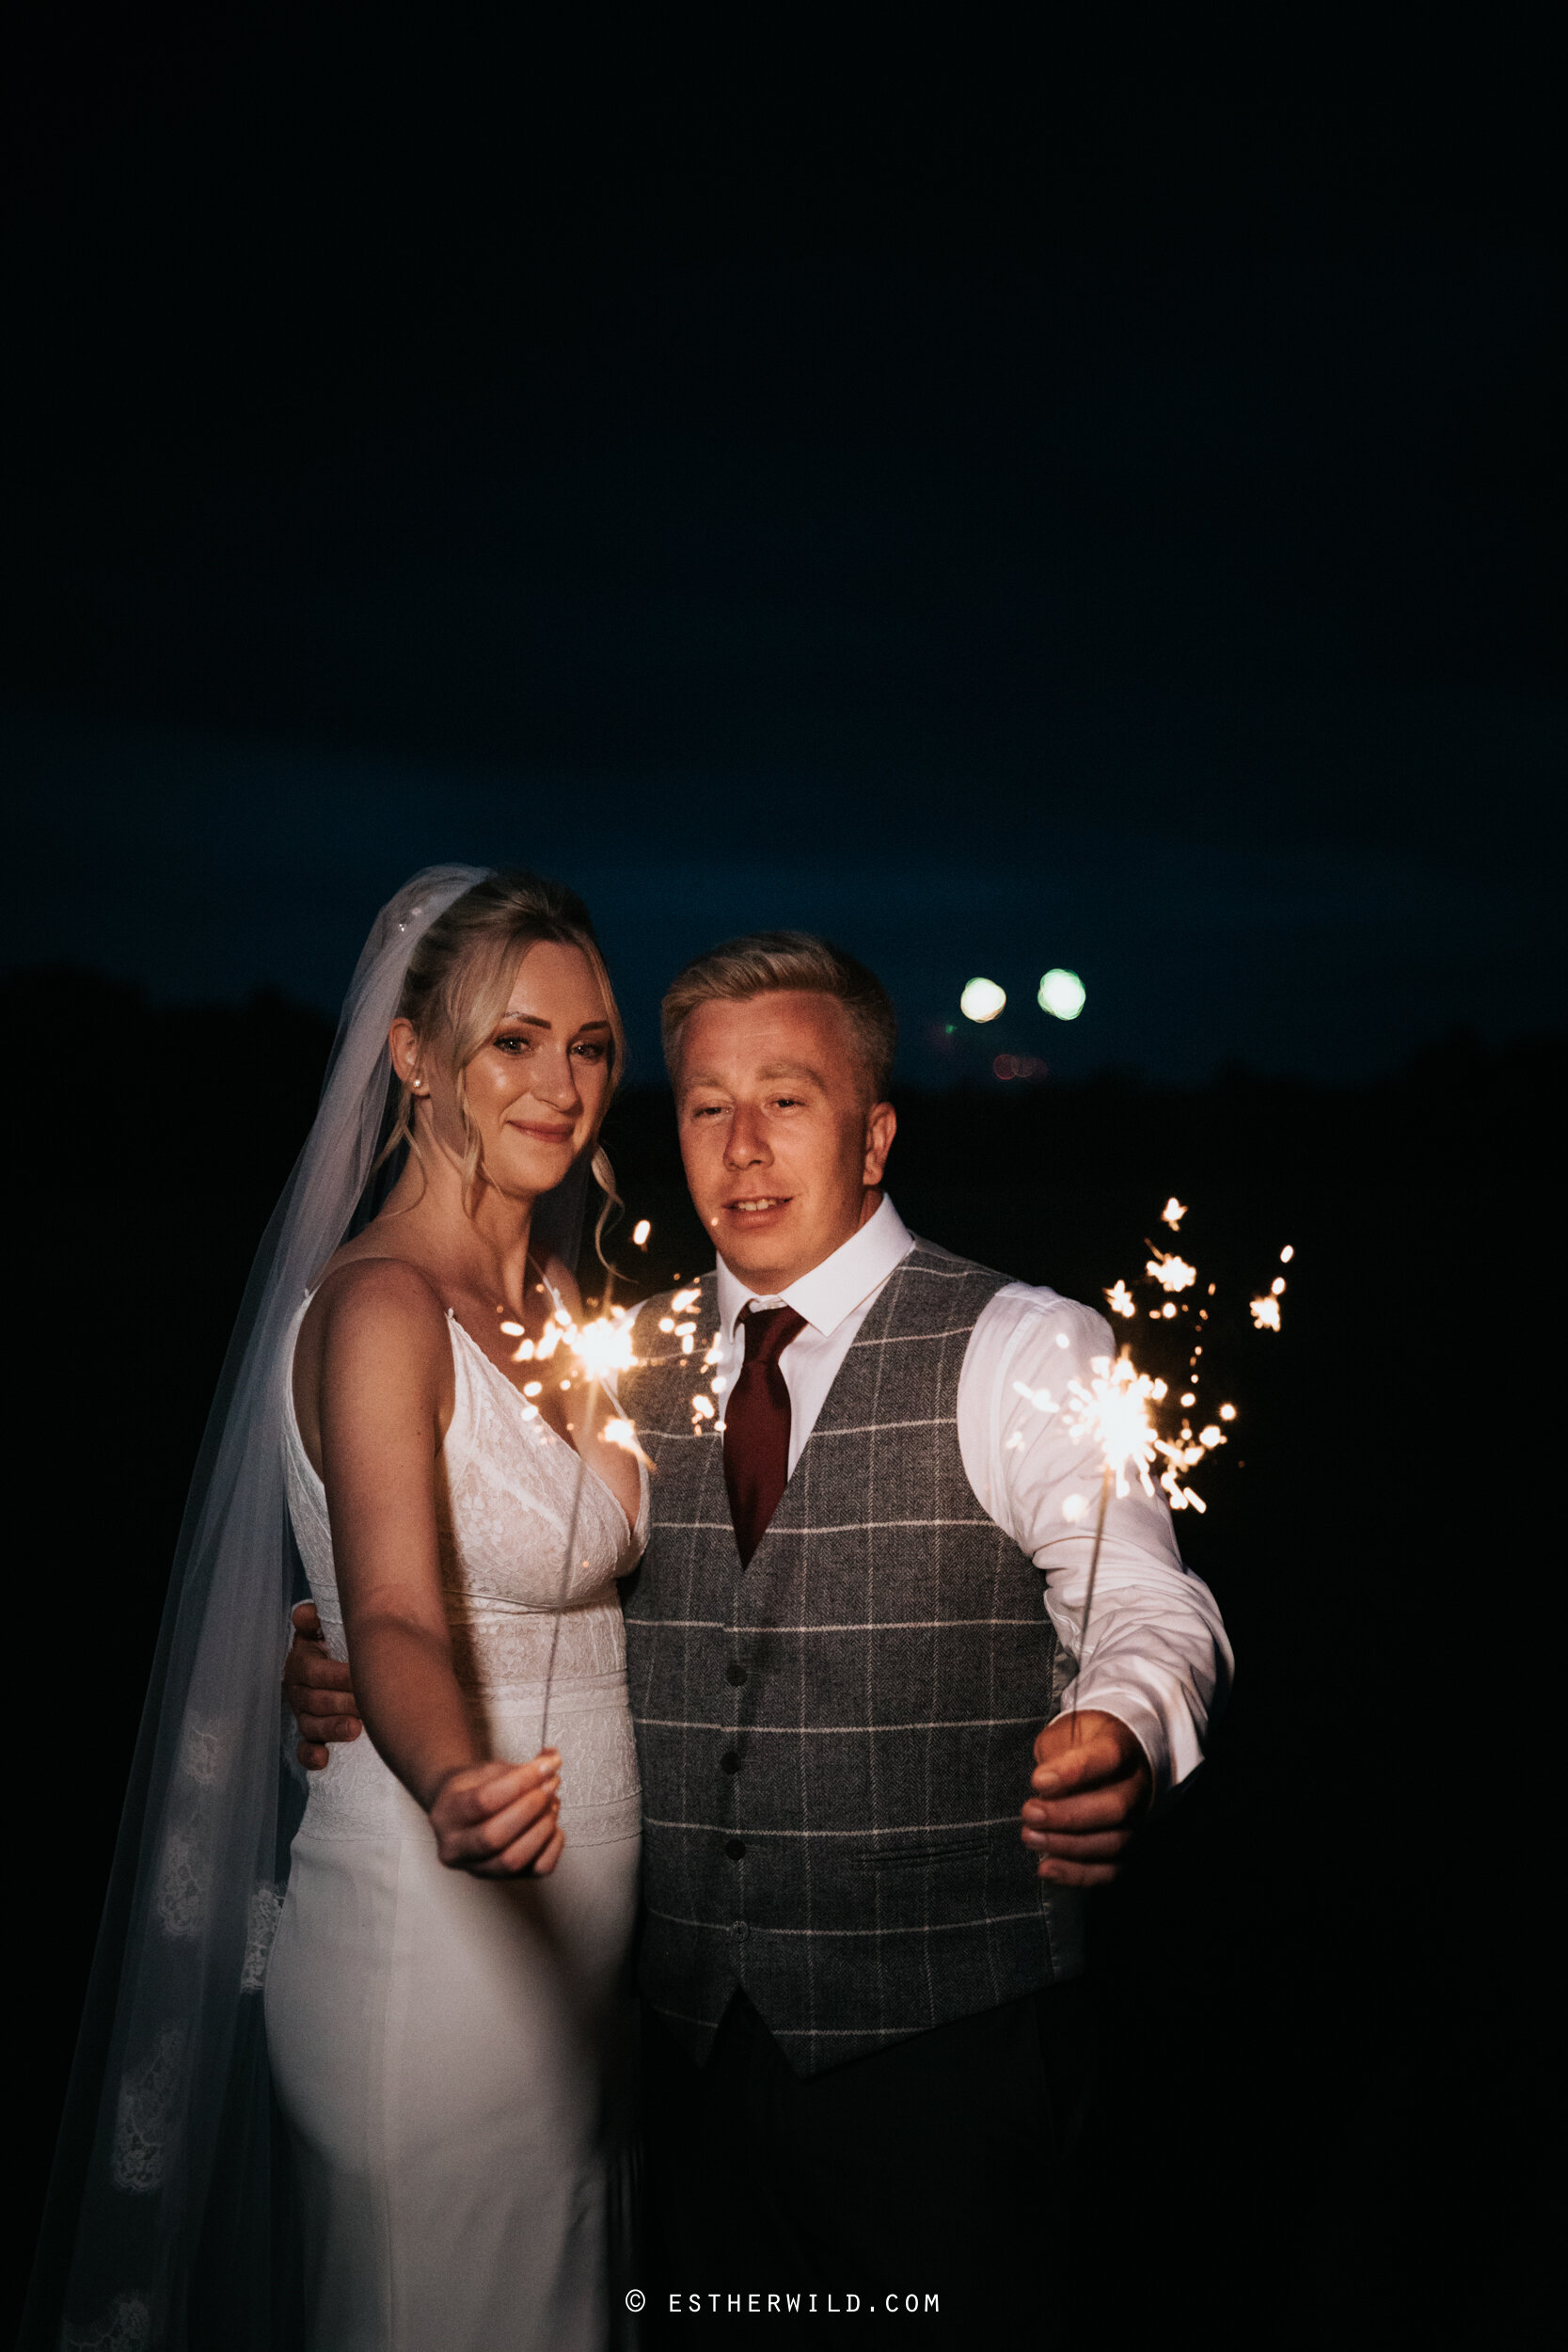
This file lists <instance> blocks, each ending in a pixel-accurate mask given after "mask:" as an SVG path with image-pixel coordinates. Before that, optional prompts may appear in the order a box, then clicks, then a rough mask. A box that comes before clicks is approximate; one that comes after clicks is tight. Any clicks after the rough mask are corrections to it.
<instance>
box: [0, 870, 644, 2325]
mask: <svg viewBox="0 0 1568 2352" xmlns="http://www.w3.org/2000/svg"><path fill="white" fill-rule="evenodd" d="M621 1052H622V1037H621V1029H620V1024H619V1018H618V1015H617V1013H616V1009H615V1005H614V1000H613V997H612V995H611V993H610V984H609V979H608V976H607V974H606V972H605V968H604V964H603V961H602V959H601V957H600V955H599V951H598V948H597V946H596V944H595V942H594V935H593V931H592V929H591V928H590V925H589V922H588V918H587V914H586V912H585V911H584V910H583V908H582V906H581V904H580V902H579V901H578V900H577V899H576V898H573V896H572V894H571V893H569V892H567V891H564V890H562V889H560V888H559V887H556V886H554V885H551V884H548V883H545V882H539V881H538V880H536V879H535V878H534V877H532V876H530V875H526V874H520V873H495V874H484V873H483V871H481V870H478V869H471V868H462V867H457V868H436V869H432V870H431V871H428V872H426V873H424V874H421V875H419V876H417V877H416V878H415V880H414V881H413V882H411V883H409V884H408V885H407V886H406V887H405V888H404V890H403V891H402V892H400V893H399V894H398V896H397V897H396V898H394V899H393V900H392V901H391V902H390V903H389V905H388V907H387V908H386V909H385V910H384V911H383V914H382V915H381V917H380V918H379V920H378V922H377V925H376V927H375V929H374V930H373V931H372V936H371V940H370V942H369V943H368V945H367V947H366V950H365V953H364V955H363V957H362V958H361V960H360V965H359V968H358V971H357V972H356V977H355V982H354V986H353V988H352V989H351V991H350V995H349V999H348V1003H347V1004H346V1005H345V1008H344V1015H343V1022H342V1025H341V1028H340V1032H339V1040H338V1044H337V1047H336V1048H335V1052H334V1058H333V1063H332V1066H331V1069H330V1070H329V1073H328V1078H327V1083H326V1086H325V1089H324V1094H323V1101H322V1106H321V1110H320V1112H319V1114H318V1117H317V1120H316V1124H315V1127H314V1128H313V1129H312V1133H311V1136H310V1139H309V1142H308V1144H307V1146H306V1150H305V1152H304V1153H303V1154H302V1157H301V1161H300V1164H299V1167H298V1168H296V1170H295V1173H294V1175H293V1178H292V1179H291V1186H290V1191H289V1192H288V1193H287V1194H286V1195H285V1199H284V1201H283V1203H282V1204H281V1205H280V1208H279V1211H278V1213H277V1216H276V1217H275V1219H274V1222H273V1226H272V1228H270V1229H269V1232H268V1236H267V1239H266V1241H265V1242H264V1243H263V1245H262V1250H261V1259H260V1260H259V1263H258V1269H257V1273H256V1275H255V1276H254V1277H253V1279H252V1287H251V1294H250V1295H247V1299H246V1304H245V1311H244V1312H243V1313H242V1328H241V1332H240V1334H238V1335H237V1338H236V1343H235V1347H234V1349H232V1350H231V1351H230V1354H231V1365H230V1367H228V1368H226V1379H225V1389H226V1391H227V1394H226V1393H223V1392H220V1397H219V1402H218V1406H217V1407H215V1408H214V1424H218V1423H219V1422H220V1416H221V1425H220V1426H218V1427H217V1428H216V1432H215V1436H214V1432H212V1431H210V1433H209V1449H210V1457H209V1458H208V1459H207V1460H205V1461H204V1463H203V1464H202V1465H201V1466H199V1467H198V1483H197V1491H196V1493H195V1494H193V1502H192V1509H191V1511H190V1512H189V1513H188V1514H187V1526H186V1531H185V1535H184V1538H183V1549H182V1559H181V1561H180V1562H179V1563H177V1572H176V1587H175V1590H174V1592H173V1594H172V1595H171V1600H170V1605H169V1612H168V1614H167V1617H166V1626H165V1636H164V1642H163V1645H162V1647H161V1653H160V1670H161V1674H162V1677H163V1681H164V1688H163V1690H162V1691H161V1692H159V1691H158V1690H157V1689H155V1690H154V1693H153V1703H152V1704H151V1705H150V1708H149V1712H148V1722H147V1725H146V1726H145V1727H144V1734H143V1743H142V1744H143V1751H144V1753H141V1754H139V1755H138V1759H137V1774H136V1781H137V1784H138V1785H137V1786H135V1787H134V1788H133V1792H132V1798H131V1802H130V1804H129V1805H128V1810H127V1821H126V1826H125V1829H124V1830H123V1831H122V1836H121V1851H120V1853H119V1855H118V1856H117V1864H116V1878H117V1885H116V1886H115V1887H114V1888H112V1889H111V1899H110V1906H109V1911H108V1914H107V1915H106V1920H105V1928H104V1932H103V1939H102V1942H101V1948H100V1954H99V1962H98V1966H97V1970H96V1972H95V1983H94V1991H93V1994H92V1996H91V2000H90V2003H89V2015H88V2020H87V2028H86V2029H85V2031H84V2036H83V2048H82V2051H81V2052H79V2056H78V2066H77V2077H78V2079H77V2080H75V2081H73V2087H72V2112H71V2113H70V2114H68V2119H67V2125H66V2129H65V2132H64V2133H63V2135H62V2153H61V2157H60V2160H59V2163H58V2165H57V2168H56V2179H55V2187H54V2190H53V2191H52V2199H53V2204H52V2211H51V2216H50V2225H49V2228H48V2230H47V2232H46V2241H45V2246H44V2249H43V2253H42V2255H41V2256H40V2271H39V2276H38V2279H37V2280H35V2293H34V2299H33V2304H32V2306H31V2307H30V2312H29V2332H28V2333H27V2334H25V2335H24V2342H33V2341H36V2342H38V2343H39V2344H43V2343H45V2342H49V2343H55V2344H65V2345H66V2346H68V2347H72V2346H77V2347H81V2352H88V2347H93V2348H94V2352H97V2348H98V2347H103V2352H143V2347H149V2348H150V2347H152V2346H154V2345H156V2346H165V2345H167V2346H186V2345H189V2346H193V2347H195V2346H201V2345H205V2344H209V2343H212V2344H218V2343H221V2344H223V2346H224V2352H237V2347H241V2346H245V2347H248V2346H251V2345H255V2346H258V2347H260V2346H261V2345H267V2344H273V2343H276V2342H278V2341H280V2340H284V2339H286V2338H287V2337H288V2336H289V2335H291V2334H292V2333H293V2325H292V2324H291V2308H290V2307H291V2306H292V2307H293V2311H294V2312H297V2308H298V2304H299V2302H300V2300H301V2299H302V2300H303V2307H304V2321H305V2325H304V2333H305V2339H306V2342H307V2344H309V2346H310V2347H311V2348H312V2352H437V2347H438V2348H439V2352H512V2348H513V2347H516V2352H523V2348H524V2347H531V2346H539V2347H545V2346H549V2347H551V2352H556V2348H557V2347H559V2348H560V2352H567V2348H568V2347H575V2346H578V2345H581V2346H585V2347H586V2346H591V2345H597V2344H603V2343H605V2342H606V2340H607V2338H608V2335H609V2331H610V2296H609V2275H610V2247H609V2237H610V2231H611V2226H612V2212H611V2208H612V2206H613V2204H614V2202H615V2192H616V2188H617V2185H618V2171H619V2165H620V2161H621V2150H620V2146H619V2136H618V2135H619V2120H618V2115H617V2090H618V2079H617V2078H618V2071H619V2058H620V2047H619V2044H620V2035H621V2030H622V2023H623V2019H624V2015H625V2002H626V1993H627V1987H626V1954H627V1950H628V1947H629V1942H630V1936H631V1930H632V1924H633V1916H634V1911H635V1903H636V1878H637V1863H638V1842H639V1802H638V1783H637V1766H636V1758H635V1752H634V1749H633V1744H632V1735H631V1726H630V1721H629V1717H628V1713H627V1707H626V1675H625V1650H624V1641H623V1632H622V1624H621V1614H620V1608H619V1604H618V1600H617V1596H616V1586H615V1579H616V1577H617V1576H618V1575H624V1574H626V1572H627V1571H628V1570H629V1569H630V1567H631V1566H632V1565H633V1564H634V1562H635V1560H636V1559H637V1557H638V1555H639V1553H640V1551H641V1547H642V1543H643V1540H644V1536H645V1533H646V1509H647V1503H646V1481H645V1477H644V1475H643V1472H642V1468H641V1462H640V1460H639V1459H638V1457H637V1456H636V1454H635V1453H634V1452H628V1451H625V1450H623V1449H622V1448H621V1447H619V1446H618V1445H616V1444H613V1443H610V1441H609V1439H608V1438H607V1436H606V1434H605V1419H606V1417H605V1413H604V1411H603V1409H602V1407H600V1406H599V1404H598V1392H597V1390H596V1388H595V1387H594V1384H593V1383H592V1382H590V1381H589V1380H588V1379H587V1377H586V1375H583V1374H582V1373H580V1372H579V1371H578V1366H577V1361H576V1359H575V1358H573V1357H572V1355H571V1353H570V1350H569V1348H568V1347H566V1346H564V1345H561V1344H559V1343H560V1340H561V1336H562V1333H563V1331H564V1330H565V1329H566V1328H567V1327H569V1325H570V1324H572V1323H575V1322H577V1321H578V1320H579V1319H580V1304H579V1301H578V1298H577V1295H576V1293H575V1289H574V1287H573V1284H572V1280H571V1277H570V1274H569V1272H568V1270H567V1265H566V1263H565V1262H564V1260H563V1258H562V1256H560V1255H557V1254H553V1253H552V1250H551V1248H550V1240H549V1228H550V1226H551V1224H552V1221H553V1223H554V1225H555V1228H556V1231H557V1232H558V1233H562V1228H563V1226H570V1224H571V1222H572V1217H571V1210H572V1208H573V1205H574V1194H576V1195H577V1197H578V1198H580V1191H579V1188H578V1186H577V1185H576V1184H574V1173H575V1171H585V1170H586V1169H587V1168H588V1167H589V1166H590V1165H592V1167H593V1169H594V1176H595V1178H596V1179H597V1181H598V1182H599V1183H600V1184H601V1185H602V1186H603V1187H604V1188H605V1189H606V1190H609V1188H610V1176H609V1170H608V1164H607V1163H605V1161H604V1160H603V1156H602V1154H601V1153H599V1152H598V1151H597V1136H598V1130H599V1126H600V1122H601V1121H602V1120H603V1117H604V1113H605V1111H606V1108H607V1107H608V1104H609V1101H610V1093H611V1090H612V1088H613V1084H614V1078H615V1074H616V1070H617V1066H618V1063H619V1061H620V1058H621ZM382 1136H387V1137H388V1140H387V1142H386V1144H385V1145H384V1147H383V1149H382V1150H381V1152H379V1154H377V1152H376V1150H375V1146H376V1144H377V1142H379V1141H380V1140H381V1137H382ZM388 1154H390V1155H391V1157H392V1160H393V1164H394V1171H395V1177H394V1181H393V1182H392V1183H391V1188H390V1191H389V1193H388V1197H387V1198H386V1200H385V1203H384V1205H382V1206H381V1208H380V1210H379V1214H377V1215H375V1216H372V1218H371V1220H370V1221H369V1222H368V1223H364V1224H363V1227H362V1230H359V1231H357V1232H353V1233H352V1237H351V1238H344V1236H345V1234H347V1233H349V1232H350V1230H351V1228H352V1226H353V1225H354V1224H356V1222H358V1218H362V1217H363V1216H364V1213H365V1207H366V1205H367V1203H368V1193H369V1187H370V1183H371V1179H372V1174H373V1169H372V1161H374V1162H375V1164H376V1165H377V1166H379V1165H380V1163H381V1162H382V1161H385V1160H386V1159H387V1158H388ZM400 1158H401V1162H402V1165H401V1167H398V1166H397V1165H396V1164H397V1162H398V1160H399V1159H400ZM356 1209H357V1212H358V1216H357V1217H356ZM562 1237H563V1238H564V1235H563V1234H562ZM568 1246H570V1245H569V1244H568ZM247 1323H248V1326H249V1328H248V1331H247V1329H246V1325H247ZM236 1356H237V1358H238V1360H237V1362H235V1361H234V1359H235V1358H236ZM291 1527H292V1534H293V1539H294V1543H295V1544H296V1545H297V1551H298V1557H299V1560H300V1561H301V1562H302V1563H303V1567H304V1572H305V1578H306V1581H308V1583H309V1592H310V1597H311V1599H312V1601H313V1602H314V1604H315V1606H316V1608H317V1610H318V1612H319V1614H320V1620H321V1628H322V1631H323V1634H324V1635H325V1639H326V1641H327V1644H328V1645H329V1647H331V1648H333V1649H334V1650H335V1651H336V1652H337V1653H338V1654H340V1655H347V1656H349V1657H350V1658H351V1660H352V1663H353V1668H354V1677H355V1684H356V1690H357V1692H358V1694H359V1698H360V1702H361V1706H360V1711H361V1714H362V1716H363V1720H364V1723H365V1726H366V1730H367V1732H368V1735H369V1737H368V1740H365V1741H363V1742H361V1743H360V1744H359V1745H358V1746H339V1747H338V1748H337V1749H336V1750H335V1752H334V1761H333V1763H332V1764H331V1766H330V1768H329V1770H327V1771H326V1772H323V1773H319V1774H315V1775H312V1786H311V1788H310V1791H309V1798H308V1800H307V1801H306V1804H305V1807H304V1816H303V1820H301V1821H300V1822H299V1825H298V1828H297V1831H296V1833H295V1835H294V1836H293V1840H292V1849H290V1850H289V1851H288V1853H287V1859H286V1861H284V1860H282V1850H283V1848H284V1847H285V1845H286V1842H287V1830H288V1822H287V1819H286V1811H287V1808H285V1814H284V1817H283V1818H280V1817H279V1813H278V1806H277V1789H278V1779H279V1775H278V1772H277V1752H278V1744H279V1742H278V1719H277V1678H278V1670H279V1666H280V1662H281V1655H282V1648H283V1645H284V1640H285V1635H286V1626H287V1616H288V1602H289V1600H290V1598H291V1597H293V1596H292V1594H291V1592H290V1589H289V1577H290V1569H291V1566H292V1562H291V1560H290V1557H289V1553H290V1546H289V1541H288V1537H289V1533H290V1530H291ZM297 1589H298V1586H297V1582H295V1583H294V1586H293V1590H294V1592H297ZM546 1687H547V1688H548V1691H549V1697H548V1708H549V1722H548V1734H549V1738H550V1745H548V1746H543V1745H542V1744H541V1743H542V1740H543V1739H544V1737H545V1728H546V1727H545V1724H544V1712H545V1705H546ZM295 1809H296V1810H297V1805H296V1808H295ZM258 1855H260V1857H261V1862H262V1869H261V1872H260V1873H258V1872H257V1870H256V1867H255V1861H256V1858H257V1857H258ZM285 1871H286V1892H285V1891H283V1888H282V1887H281V1886H280V1884H279V1881H280V1879H281V1878H282V1877H283V1876H284V1873H285ZM269 1947H270V1948H269ZM257 1993H261V1994H262V1999H261V2002H260V2003H258V2002H257V2001H256V1999H255V1998H254V1997H253V1996H254V1995H255V1994H257ZM259 2007H261V2008H262V2009H264V2020H265V2023H264V2028H262V2027H261V2025H260V2024H259V2022H258V2020H257V2016H256V2011H257V2010H258V2008H259ZM269 2071H270V2076H271V2085H272V2092H271V2098H270V2099H269V2095H268V2087H267V2079H266V2078H267V2074H268V2072H269ZM273 2102H275V2103H276V2108H277V2110H278V2111H280V2113H281V2117H282V2120H283V2124H284V2127H285V2134H286V2139H287V2142H288V2145H289V2146H290V2148H291V2149H292V2151H293V2158H294V2163H293V2168H292V2169H293V2192H292V2198H291V2201H290V2204H289V2206H288V2207H287V2208H280V2206H279V2200H278V2195H277V2179H278V2174H279V2168H278V2164H277V2152H276V2151H275V2150H274V2149H273V2148H272V2146H271V2145H270V2144H269V2130H268V2121H269V2109H270V2107H271V2106H272V2104H273ZM291 2252H297V2253H299V2254H300V2255H302V2263H301V2264H300V2265H299V2268H298V2271H297V2273H296V2279H295V2284H294V2288H293V2293H292V2294H291V2293H290V2292H289V2291H288V2288H287V2285H286V2283H285V2284H284V2285H282V2287H281V2288H280V2281H285V2282H286V2280H287V2277H288V2272H289V2267H290V2265H289V2260H288V2257H289V2255H290V2254H291ZM51 2272H52V2273H53V2275H52V2276H51ZM62 2301H63V2303H64V2307H65V2324H64V2327H63V2328H61V2326H60V2322H59V2313H60V2310H61V2304H62Z"/></svg>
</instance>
